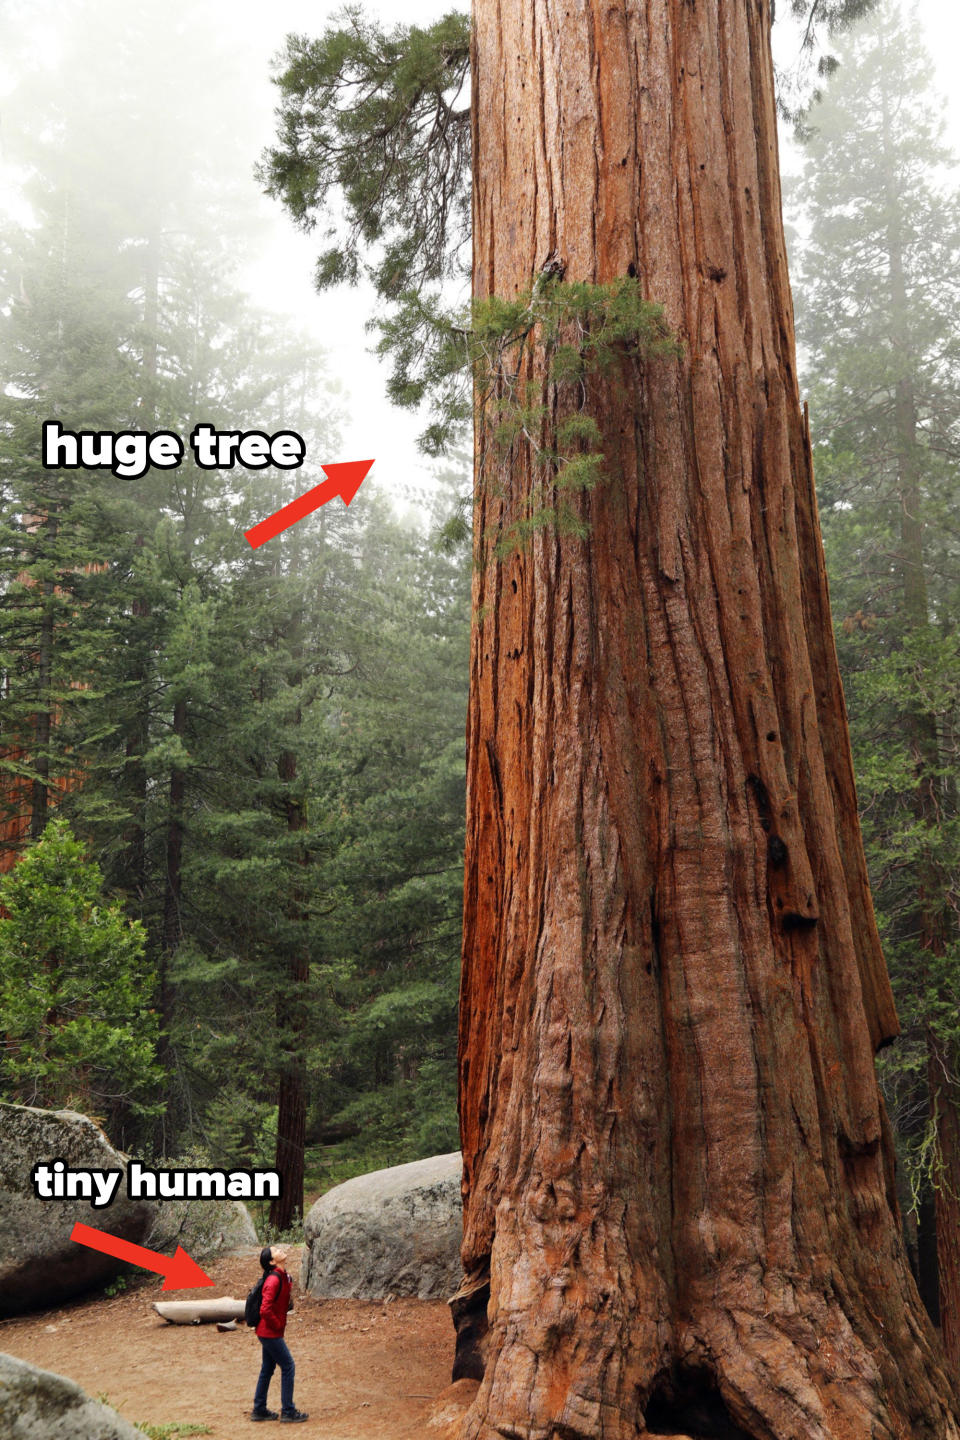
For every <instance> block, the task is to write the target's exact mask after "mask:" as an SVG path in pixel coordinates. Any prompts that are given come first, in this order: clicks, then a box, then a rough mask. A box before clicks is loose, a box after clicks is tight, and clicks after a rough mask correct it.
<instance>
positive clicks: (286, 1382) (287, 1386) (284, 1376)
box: [253, 1335, 296, 1415]
mask: <svg viewBox="0 0 960 1440" xmlns="http://www.w3.org/2000/svg"><path fill="white" fill-rule="evenodd" d="M260 1348H261V1350H262V1351H263V1364H262V1365H261V1366H260V1379H259V1380H258V1381H257V1393H256V1394H255V1395H254V1397H253V1408H254V1410H266V1408H267V1391H268V1390H269V1389H270V1381H271V1380H272V1379H273V1372H274V1370H276V1368H277V1366H278V1365H279V1366H280V1409H281V1410H282V1411H283V1413H284V1415H292V1414H293V1411H294V1410H295V1409H296V1406H295V1405H294V1403H293V1374H294V1370H295V1368H296V1367H295V1366H294V1363H293V1356H292V1355H291V1354H290V1351H289V1350H288V1348H287V1342H286V1340H281V1339H279V1338H278V1339H272V1338H270V1337H267V1338H266V1339H265V1338H264V1337H263V1336H262V1335H261V1336H260Z"/></svg>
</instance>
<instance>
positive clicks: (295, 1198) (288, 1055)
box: [270, 710, 310, 1231]
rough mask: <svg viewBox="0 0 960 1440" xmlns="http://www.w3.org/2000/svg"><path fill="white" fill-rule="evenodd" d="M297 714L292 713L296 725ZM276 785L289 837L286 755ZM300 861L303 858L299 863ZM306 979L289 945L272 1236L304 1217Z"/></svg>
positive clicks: (297, 818)
mask: <svg viewBox="0 0 960 1440" xmlns="http://www.w3.org/2000/svg"><path fill="white" fill-rule="evenodd" d="M299 722H300V712H299V710H298V711H297V723H298V724H299ZM279 773H280V779H281V780H282V781H283V782H284V783H285V785H286V787H287V800H286V808H287V829H288V831H289V832H290V833H291V835H295V834H298V833H299V832H300V831H303V830H306V828H307V816H306V811H305V809H304V806H303V803H302V802H301V801H300V800H299V799H297V798H295V797H294V795H293V793H292V787H293V785H294V782H295V781H296V777H297V757H296V755H295V753H294V752H293V751H292V750H285V751H283V752H282V753H281V755H280V760H279ZM302 858H304V857H302ZM289 903H291V904H292V906H293V907H294V910H295V912H297V913H296V915H295V918H296V919H298V920H299V919H300V918H301V917H300V914H299V911H300V909H301V907H302V904H303V895H302V892H301V889H300V887H299V885H297V884H296V883H294V885H293V891H292V894H291V896H290V902H289ZM309 979H310V955H309V952H308V951H307V949H306V944H305V942H304V944H302V945H301V944H297V943H294V944H293V946H292V948H291V951H290V955H289V959H288V963H287V974H286V977H285V979H284V980H283V981H282V982H281V986H280V991H279V994H278V997H277V1040H278V1043H279V1046H280V1050H281V1053H282V1056H283V1059H282V1062H281V1068H280V1085H279V1090H278V1094H277V1150H276V1170H277V1173H278V1175H279V1176H280V1196H279V1198H278V1199H276V1200H273V1201H272V1202H271V1205H270V1224H271V1225H272V1226H273V1228H274V1229H275V1230H280V1231H282V1230H288V1229H289V1228H290V1226H291V1225H292V1224H293V1223H294V1220H295V1218H296V1217H297V1216H298V1215H299V1216H302V1215H303V1168H304V1151H305V1148H306V1135H307V1076H306V1064H305V1060H304V1047H305V1045H306V1040H307V1017H306V989H307V984H308V982H309Z"/></svg>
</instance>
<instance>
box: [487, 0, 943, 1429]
mask: <svg viewBox="0 0 960 1440" xmlns="http://www.w3.org/2000/svg"><path fill="white" fill-rule="evenodd" d="M473 76H474V107H473V115H474V166H475V170H474V245H475V266H474V289H475V293H476V294H477V296H479V297H481V298H482V297H485V296H488V295H491V294H498V295H502V296H507V297H512V296H514V295H516V294H518V293H521V292H523V291H525V290H527V289H528V288H529V287H530V285H531V284H532V283H533V281H534V279H535V278H536V276H537V274H538V273H539V272H540V271H541V270H542V268H543V267H544V265H545V263H546V261H547V258H548V257H549V256H552V255H556V256H558V257H559V259H560V260H561V261H562V262H563V264H564V265H565V267H566V278H567V279H568V280H590V281H601V282H602V281H608V280H611V279H613V278H615V277H617V276H622V275H626V274H638V275H639V276H640V277H641V279H642V282H643V285H644V291H645V293H646V295H647V296H648V297H649V298H650V299H653V300H657V301H660V302H662V303H663V304H664V305H665V308H666V313H667V317H668V320H669V322H670V324H671V326H672V327H673V328H674V330H675V332H676V334H677V335H678V336H679V338H680V339H682V341H683V342H684V346H685V353H684V357H683V359H682V360H681V361H679V362H676V363H674V362H665V361H658V362H651V363H650V364H648V365H642V364H640V363H638V362H636V361H625V362H624V368H623V372H622V374H621V375H620V377H619V379H618V380H611V379H609V378H608V379H604V380H603V381H597V382H595V383H594V384H593V385H592V387H591V391H590V394H589V396H588V409H589V410H590V413H592V414H593V415H594V416H595V418H596V419H597V421H598V423H599V425H600V427H601V430H602V434H603V441H604V452H605V455H606V461H607V470H608V480H607V483H606V484H604V485H602V486H600V487H598V489H597V490H596V491H594V492H593V493H592V494H591V495H590V496H589V497H587V498H586V499H585V500H584V501H583V509H584V515H585V517H586V518H587V519H588V521H589V524H590V533H589V535H588V537H587V538H586V539H585V540H577V539H575V538H562V539H561V538H558V537H557V536H556V535H555V534H554V533H552V532H548V531H547V532H545V531H541V532H540V533H538V534H537V535H536V536H535V538H534V540H533V542H532V545H531V548H530V551H529V552H528V553H514V554H513V555H512V556H510V557H509V558H507V559H506V560H504V561H502V562H501V561H497V560H492V559H489V555H490V553H491V548H492V547H490V546H487V547H486V549H485V551H484V554H485V556H486V557H487V558H486V559H485V563H483V564H482V565H481V566H479V567H478V571H477V574H476V578H475V585H474V604H475V614H476V619H475V624H474V633H473V641H472V659H471V666H472V671H471V699H470V708H469V718H468V833H467V857H466V889H465V912H464V920H465V926H464V968H463V980H462V991H461V1000H462V1004H461V1022H460V1023H461V1032H460V1057H461V1061H460V1064H461V1075H460V1110H461V1133H462V1142H463V1152H464V1204H465V1212H464V1240H463V1261H464V1268H465V1271H466V1272H467V1273H468V1274H473V1275H475V1276H476V1275H482V1274H483V1272H484V1269H485V1267H486V1266H487V1265H489V1269H490V1287H491V1288H490V1300H489V1305H488V1320H489V1334H488V1335H487V1337H486V1341H485V1350H486V1371H485V1375H484V1379H483V1382H482V1384H481V1388H480V1391H479V1393H478V1396H477V1399H476V1401H475V1403H474V1405H473V1406H472V1408H471V1410H470V1412H469V1414H468V1415H467V1417H466V1420H465V1422H464V1426H463V1432H462V1433H463V1436H464V1437H471V1440H473V1437H492V1436H494V1435H503V1436H517V1437H519V1436H523V1437H525V1440H553V1437H557V1440H559V1437H563V1440H579V1437H583V1440H595V1437H604V1440H611V1437H615V1440H627V1437H630V1440H633V1437H635V1436H636V1435H638V1434H643V1433H667V1432H669V1431H671V1430H673V1431H675V1432H682V1431H684V1430H688V1431H689V1432H691V1433H695V1434H697V1433H698V1434H708V1435H709V1434H715V1435H735V1436H741V1437H742V1436H746V1437H748V1440H867V1437H871V1440H873V1437H881V1436H882V1437H885V1440H893V1437H899V1436H909V1437H911V1440H920V1437H924V1440H926V1437H929V1440H934V1437H936V1440H944V1437H956V1436H958V1435H960V1428H958V1423H957V1417H958V1401H957V1398H956V1396H955V1394H954V1392H953V1390H952V1387H951V1381H950V1380H949V1378H948V1376H947V1374H946V1372H945V1370H944V1368H943V1359H942V1355H941V1353H940V1351H939V1349H938V1346H937V1342H936V1340H935V1337H934V1335H933V1332H932V1330H931V1327H930V1325H929V1322H928V1320H927V1317H926V1315H925V1313H924V1311H923V1307H922V1305H921V1302H920V1300H919V1297H918V1295H917V1292H916V1288H915V1286H914V1283H913V1279H912V1276H911V1275H910V1273H909V1267H908V1265H907V1260H906V1255H905V1251H904V1246H903V1242H902V1239H901V1235H900V1228H899V1217H898V1213H897V1205H896V1198H895V1194H894V1189H893V1180H892V1149H891V1145H890V1137H889V1127H888V1125H887V1122H886V1117H885V1114H884V1112H883V1107H882V1102H881V1099H880V1096H879V1093H878V1090H877V1085H876V1079H875V1075H874V1066H873V1053H874V1050H875V1048H876V1047H877V1046H878V1045H880V1044H882V1043H884V1042H885V1041H886V1040H889V1039H890V1038H891V1037H892V1036H893V1035H894V1034H896V1029H897V1026H896V1017H895V1014H894V1009H893V1002H892V997H891V992H890V988H889V983H888V981H887V977H886V970H885V966H884V962H883V958H882V954H881V951H880V946H879V942H878V937H877V932H876V926H875V924H874V921H873V914H872V908H871V904H870V898H869V891H868V887H867V880H866V870H865V864H864V859H863V853H862V846H861V843H860V838H859V828H858V825H857V819H856V797H855V794H854V787H853V775H852V764H851V759H850V749H849V742H848V739H847V732H846V718H845V714H844V710H843V700H842V694H841V688H840V682H839V677H838V673H837V665H836V656H835V652H834V647H833V641H832V634H831V629H830V624H829V601H828V596H827V587H826V578H825V575H824V569H823V560H822V554H821V547H820V537H819V525H818V520H817V513H816V502H815V497H814V489H813V476H812V467H811V463H810V449H809V440H808V437H807V434H806V427H805V423H804V417H803V415H802V412H801V410H800V405H799V400H798V394H797V382H796V375H795V356H794V338H793V321H792V308H791V300H790V292H789V284H788V278H787V271H786V262H785V255H784V245H783V235H782V225H781V217H780V193H779V178H778V169H777V143H776V128H775V118H774V102H773V77H772V67H771V61H770V49H769V7H768V5H767V4H766V0H759V3H758V0H736V3H728V4H723V5H720V4H719V3H718V0H698V3H697V4H689V3H679V0H612V3H609V4H604V5H600V4H597V3H587V0H573V3H569V0H568V3H566V4H564V5H558V4H556V3H555V0H515V3H513V4H511V5H509V6H504V5H501V4H497V3H496V0H477V4H476V7H475V34H474V47H473ZM547 398H548V400H551V399H555V397H550V396H548V397H547ZM485 443H486V442H485V437H484V435H483V433H482V428H481V429H480V432H479V434H478V444H479V445H480V446H481V447H482V446H483V445H484V444H485ZM497 464H498V461H497V458H496V457H495V456H487V457H486V472H487V473H488V474H489V473H490V471H491V469H493V468H495V467H496V466H497ZM530 477H531V460H530V456H529V455H527V454H524V453H523V452H522V451H521V450H520V448H519V447H517V448H515V450H514V452H513V454H512V456H511V460H510V463H509V465H508V466H507V467H504V466H503V465H502V464H501V467H500V475H499V479H500V481H501V484H500V485H498V486H489V485H487V486H485V487H483V488H482V489H481V490H480V492H479V493H478V497H477V505H476V515H475V533H476V535H477V537H478V541H477V543H478V551H477V553H478V557H479V556H480V554H481V548H480V547H481V537H484V536H488V535H489V534H490V533H491V532H493V533H497V532H500V533H502V532H503V531H504V530H505V529H506V527H507V526H508V525H510V524H512V523H514V522H515V521H516V520H517V519H520V518H522V517H523V515H524V514H525V513H526V508H527V507H528V505H529V491H530ZM500 492H503V493H500ZM481 1293H482V1292H481ZM724 1427H726V1428H724Z"/></svg>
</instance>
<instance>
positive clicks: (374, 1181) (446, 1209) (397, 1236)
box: [300, 1151, 463, 1300]
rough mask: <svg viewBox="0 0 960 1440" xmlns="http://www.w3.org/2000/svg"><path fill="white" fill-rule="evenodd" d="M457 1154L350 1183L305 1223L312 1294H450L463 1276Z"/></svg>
mask: <svg viewBox="0 0 960 1440" xmlns="http://www.w3.org/2000/svg"><path fill="white" fill-rule="evenodd" d="M461 1168H462V1162H461V1158H460V1154H459V1152H458V1151H454V1153H453V1154H452V1155H435V1156H433V1157H432V1158H431V1159H429V1160H415V1161H413V1162H412V1164H410V1165H394V1166H393V1167H392V1168H391V1169H389V1170H374V1171H372V1172H371V1174H369V1175H359V1176H357V1177H356V1179H354V1180H347V1181H346V1182H345V1183H344V1184H343V1185H337V1186H336V1187H335V1188H334V1189H333V1190H329V1191H328V1192H327V1194H326V1195H322V1196H321V1197H320V1199H319V1200H318V1201H317V1202H316V1204H315V1205H314V1206H313V1207H312V1208H311V1210H310V1212H309V1214H308V1215H307V1218H306V1221H305V1223H304V1227H303V1228H304V1238H305V1241H306V1245H305V1248H304V1254H303V1261H302V1264H301V1270H300V1283H301V1286H302V1287H303V1289H305V1290H310V1291H312V1293H313V1294H314V1295H322V1296H330V1297H337V1298H341V1299H342V1298H350V1297H352V1298H355V1299H358V1300H382V1299H384V1298H385V1297H386V1296H389V1295H398V1296H399V1295H417V1296H419V1298H420V1299H421V1300H426V1299H431V1298H435V1297H438V1296H447V1295H450V1294H452V1292H453V1291H454V1290H456V1288H457V1286H458V1285H459V1283H460V1280H461V1278H462V1271H461V1267H460V1240H461V1234H462V1229H463V1218H462V1209H461V1201H460V1172H461Z"/></svg>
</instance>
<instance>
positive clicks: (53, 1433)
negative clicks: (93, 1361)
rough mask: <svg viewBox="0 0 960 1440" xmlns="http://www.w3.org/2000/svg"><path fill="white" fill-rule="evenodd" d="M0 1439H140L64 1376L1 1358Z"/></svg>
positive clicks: (135, 1432) (124, 1421) (132, 1429)
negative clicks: (0, 1436)
mask: <svg viewBox="0 0 960 1440" xmlns="http://www.w3.org/2000/svg"><path fill="white" fill-rule="evenodd" d="M0 1435H2V1436H3V1437H4V1440H143V1431H142V1430H135V1429H134V1427H133V1426H132V1425H129V1424H128V1423H127V1421H126V1420H123V1419H121V1417H120V1416H119V1415H118V1414H117V1412H116V1411H115V1410H110V1409H109V1408H108V1407H107V1406H106V1405H101V1404H100V1402H99V1400H91V1398H90V1396H89V1395H87V1394H85V1392H84V1391H83V1390H81V1389H80V1386H79V1385H76V1384H74V1382H73V1381H72V1380H67V1379H65V1378H64V1376H63V1375H54V1374H53V1373H52V1371H50V1370H38V1369H37V1368H36V1366H34V1365H28V1364H27V1362H26V1361H25V1360H15V1359H14V1357H13V1356H12V1355H0Z"/></svg>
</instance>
